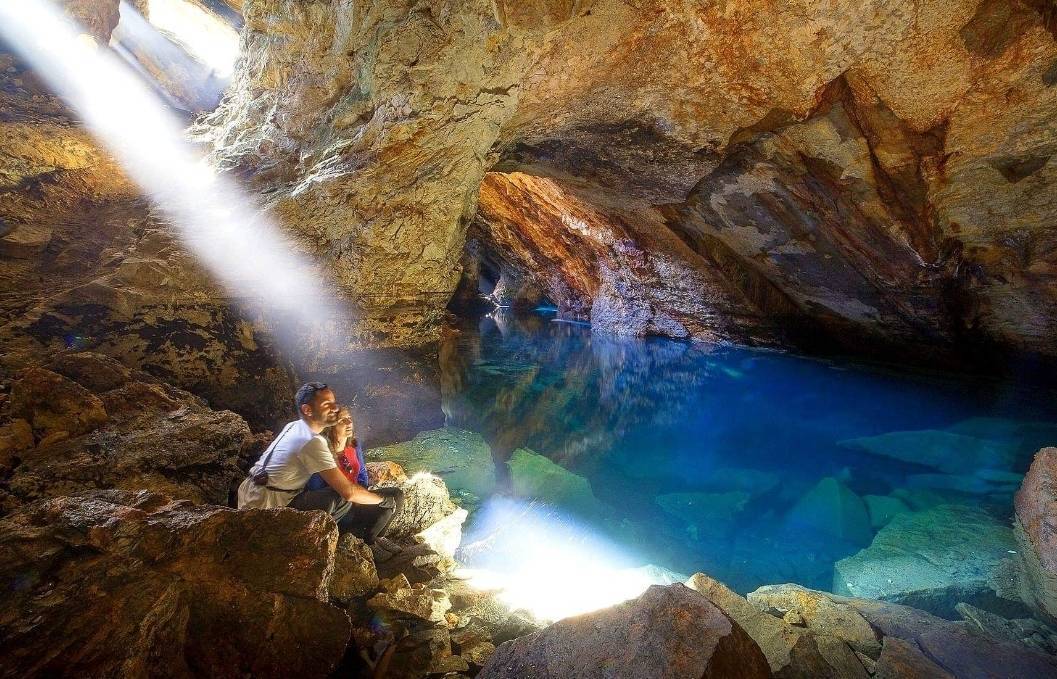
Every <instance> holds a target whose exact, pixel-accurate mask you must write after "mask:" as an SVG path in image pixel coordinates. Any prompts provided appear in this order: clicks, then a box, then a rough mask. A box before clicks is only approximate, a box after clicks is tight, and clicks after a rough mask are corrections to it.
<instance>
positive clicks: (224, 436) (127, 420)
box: [0, 353, 255, 509]
mask: <svg viewBox="0 0 1057 679" xmlns="http://www.w3.org/2000/svg"><path fill="white" fill-rule="evenodd" d="M10 405H11V407H10V413H5V415H8V414H9V415H10V416H11V418H12V419H11V422H10V423H9V424H7V425H6V426H5V427H4V430H7V431H9V432H10V433H9V434H8V436H7V437H5V439H6V441H7V442H8V443H7V447H8V450H7V451H5V455H4V457H5V458H6V461H4V462H3V466H4V467H5V468H6V469H4V472H3V474H2V477H0V488H2V492H3V495H4V505H5V509H9V508H11V507H13V506H15V505H18V504H24V503H28V502H32V501H33V500H37V499H40V498H50V497H56V496H59V495H68V494H71V493H78V492H84V491H91V490H96V489H108V488H120V489H128V490H140V489H149V490H152V491H155V492H159V493H163V494H165V495H168V496H171V497H176V498H181V499H187V500H191V501H193V502H199V503H213V504H221V505H222V504H227V501H228V494H229V492H230V491H231V489H232V487H233V486H234V484H235V483H236V482H237V480H238V479H239V477H240V476H241V474H242V472H241V471H240V468H239V466H238V465H239V462H240V460H241V459H242V458H243V457H245V456H246V455H247V454H248V451H249V449H250V448H252V447H253V446H254V445H255V444H254V440H253V437H252V436H251V435H250V430H249V427H248V426H247V425H246V422H245V421H244V420H243V419H242V418H241V417H239V416H238V415H236V414H235V413H233V412H230V411H220V412H218V411H213V410H210V409H209V408H207V407H206V406H205V404H204V403H203V402H202V401H201V399H198V398H196V397H194V396H192V395H191V394H189V393H187V392H185V391H182V390H180V389H176V388H174V387H172V386H170V385H168V384H166V383H164V382H160V381H158V380H156V379H154V378H152V377H150V376H148V375H146V374H144V373H142V372H136V371H132V370H129V369H128V368H125V367H124V366H123V365H121V364H120V363H118V362H117V361H114V360H112V359H109V358H106V357H104V356H101V355H98V354H90V353H76V354H73V353H65V354H60V355H58V356H57V357H55V358H54V359H53V360H52V361H51V362H49V363H48V364H47V365H46V366H37V367H32V368H28V369H26V370H24V371H22V372H20V373H19V374H17V375H16V376H15V379H14V383H13V388H12V397H11V404H10ZM24 430H28V432H26V431H24ZM20 433H21V434H22V435H21V436H20ZM26 433H28V440H26V439H27V437H26V436H25V435H24V434H26Z"/></svg>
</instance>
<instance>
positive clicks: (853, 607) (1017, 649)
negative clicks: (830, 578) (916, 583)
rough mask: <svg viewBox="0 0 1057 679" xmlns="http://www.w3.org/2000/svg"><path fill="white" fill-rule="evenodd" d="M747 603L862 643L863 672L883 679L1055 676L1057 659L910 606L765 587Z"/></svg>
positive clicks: (800, 588) (780, 587)
mask: <svg viewBox="0 0 1057 679" xmlns="http://www.w3.org/2000/svg"><path fill="white" fill-rule="evenodd" d="M748 598H749V601H751V602H753V603H755V604H756V605H757V606H759V607H760V608H761V609H762V610H767V611H771V612H772V613H773V614H774V615H776V616H778V615H780V616H786V615H788V614H789V613H790V612H795V613H796V614H797V615H798V616H799V617H800V618H801V619H803V620H804V621H805V623H806V624H807V627H808V629H811V630H813V631H818V632H820V633H823V634H827V633H839V634H841V635H842V636H843V638H844V639H845V640H846V641H847V643H848V644H849V645H853V644H856V643H858V644H862V643H864V642H865V643H866V644H867V645H868V646H869V648H868V649H866V648H864V650H863V651H860V652H859V653H860V654H861V656H865V658H866V660H864V664H863V667H864V668H865V667H866V666H867V665H869V666H870V667H872V668H873V670H874V671H875V672H876V673H878V674H881V675H882V676H919V674H920V676H937V677H942V676H954V677H988V676H1003V677H1024V678H1025V679H1027V677H1036V676H1049V675H1051V674H1053V673H1054V672H1057V657H1055V656H1052V655H1049V654H1046V653H1042V652H1039V651H1038V650H1035V649H1034V648H1031V647H1029V645H1026V644H1024V643H1023V642H1022V641H1020V642H1017V641H1010V640H1008V639H1000V638H996V637H994V636H990V635H986V634H980V633H977V632H974V631H973V630H972V629H971V628H970V627H969V626H968V625H966V624H965V623H964V622H952V621H950V620H944V619H942V618H938V617H936V616H934V615H931V614H929V613H926V612H924V611H921V610H918V609H915V608H911V607H909V606H902V605H899V604H891V603H885V602H880V601H873V600H867V599H858V598H850V597H842V596H838V595H835V594H829V593H826V592H818V591H814V590H809V589H805V588H803V587H799V586H797V585H776V586H770V587H764V588H761V589H760V590H757V591H756V592H752V593H750V594H749V597H748ZM867 651H868V652H867ZM878 651H880V655H877V652H878ZM861 656H860V659H863V658H862V657H861ZM916 673H919V674H916Z"/></svg>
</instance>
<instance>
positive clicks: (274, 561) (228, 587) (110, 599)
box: [0, 491, 350, 677]
mask: <svg viewBox="0 0 1057 679" xmlns="http://www.w3.org/2000/svg"><path fill="white" fill-rule="evenodd" d="M336 542H337V529H336V527H335V525H334V522H333V521H332V520H331V519H330V518H329V517H327V516H325V515H324V514H322V513H320V512H299V511H295V510H287V509H281V510H250V511H235V510H232V509H226V508H223V507H210V506H192V505H190V504H189V503H187V502H183V501H172V500H170V499H169V498H166V497H163V496H160V495H157V494H153V493H147V492H142V493H131V492H122V491H104V492H98V493H95V494H92V495H86V496H81V497H61V498H54V499H50V500H44V501H40V502H36V503H34V504H31V505H27V506H25V507H23V508H20V509H19V510H17V511H16V512H14V513H13V514H11V515H10V516H8V517H6V518H4V519H2V520H0V581H2V582H3V587H4V591H5V592H6V593H7V594H6V597H7V598H6V600H5V607H6V610H7V615H5V616H4V618H3V619H2V620H0V655H2V656H3V658H4V671H5V673H9V674H12V675H14V674H17V675H19V676H26V677H32V676H39V677H51V676H128V677H147V676H157V675H158V674H165V675H167V676H173V677H192V676H215V677H236V676H243V675H244V674H246V673H250V674H253V675H254V676H261V677H287V676H316V677H323V676H326V675H327V674H328V673H329V672H330V671H331V670H333V669H334V668H335V666H336V665H337V663H338V661H339V660H340V659H341V657H342V655H343V654H344V652H345V645H346V643H347V642H348V639H349V634H350V623H349V618H348V616H347V615H346V614H345V613H344V611H342V610H341V609H339V608H336V607H334V606H331V605H330V604H329V603H327V595H328V587H329V584H330V578H331V574H332V572H333V568H334V548H335V544H336Z"/></svg>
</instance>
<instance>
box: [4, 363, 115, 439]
mask: <svg viewBox="0 0 1057 679" xmlns="http://www.w3.org/2000/svg"><path fill="white" fill-rule="evenodd" d="M11 412H12V414H13V415H14V416H15V417H20V418H23V419H25V420H27V421H28V422H29V423H30V424H31V425H32V426H33V429H34V430H36V431H37V432H39V434H40V435H41V436H42V437H44V436H48V435H50V434H53V433H55V432H66V434H67V435H68V436H80V435H81V434H87V433H88V432H90V431H93V430H95V429H98V428H99V427H100V426H102V425H103V424H104V423H105V422H106V421H107V413H106V409H105V408H104V406H103V401H102V400H100V398H99V397H98V396H96V395H95V394H93V393H92V392H90V391H88V390H87V389H85V388H84V387H82V386H81V385H79V384H77V383H76V382H74V381H73V380H69V379H66V378H65V377H63V376H62V375H57V374H55V373H53V372H51V371H50V370H45V369H43V368H28V369H26V370H25V371H23V372H22V374H21V375H20V376H19V378H18V379H17V380H16V381H15V386H14V389H12V393H11Z"/></svg>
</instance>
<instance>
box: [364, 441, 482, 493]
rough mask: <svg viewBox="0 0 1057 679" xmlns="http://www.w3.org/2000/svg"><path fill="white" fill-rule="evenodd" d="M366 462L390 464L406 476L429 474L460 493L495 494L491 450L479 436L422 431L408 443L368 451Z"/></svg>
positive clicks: (454, 491)
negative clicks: (400, 469) (398, 466)
mask: <svg viewBox="0 0 1057 679" xmlns="http://www.w3.org/2000/svg"><path fill="white" fill-rule="evenodd" d="M367 459H368V460H391V461H393V462H397V463H399V464H400V465H401V466H402V467H403V468H404V469H405V470H406V471H407V473H408V475H409V476H410V475H412V474H415V473H416V472H430V473H432V474H436V475H437V476H439V477H441V478H442V479H444V483H445V484H446V485H447V486H448V488H449V489H450V490H451V491H452V492H453V493H454V494H456V495H458V494H460V493H459V492H460V491H463V492H467V493H471V494H473V495H476V496H477V497H485V496H487V495H490V494H491V493H492V492H493V491H494V490H495V462H494V461H493V460H492V449H491V448H489V447H488V444H487V443H485V440H484V438H482V437H481V435H480V434H477V433H475V432H472V431H466V430H464V429H454V428H449V427H445V428H442V429H433V430H431V431H424V432H422V433H421V434H419V435H418V436H416V437H415V438H413V439H411V440H410V441H405V442H404V443H396V444H393V445H391V446H383V447H381V448H374V449H371V450H368V451H367Z"/></svg>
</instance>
